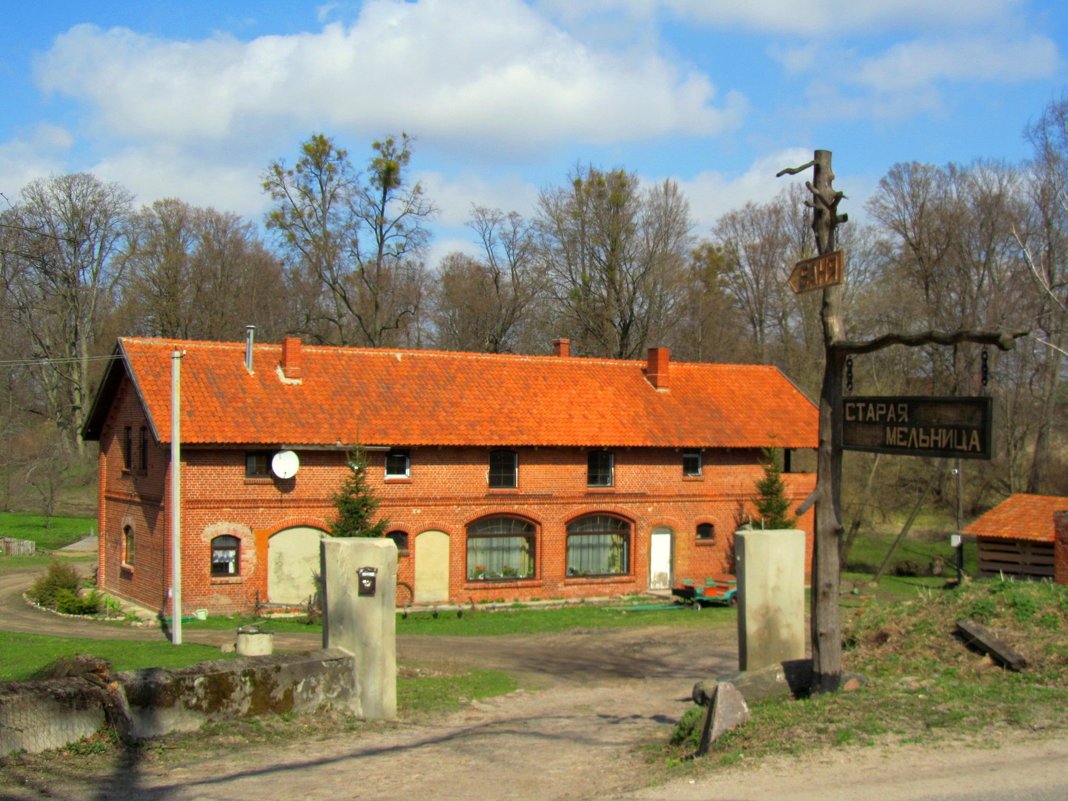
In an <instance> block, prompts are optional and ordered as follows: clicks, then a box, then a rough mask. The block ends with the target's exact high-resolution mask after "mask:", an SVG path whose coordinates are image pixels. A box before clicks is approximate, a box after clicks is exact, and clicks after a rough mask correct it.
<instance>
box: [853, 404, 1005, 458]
mask: <svg viewBox="0 0 1068 801" xmlns="http://www.w3.org/2000/svg"><path fill="white" fill-rule="evenodd" d="M993 408H994V406H993V401H992V400H991V399H990V398H985V397H973V398H922V397H895V396H890V397H847V398H843V399H842V410H841V411H842V414H841V420H842V447H843V448H845V449H846V450H852V451H868V452H870V453H893V454H899V455H905V456H949V457H953V458H958V459H989V458H990V456H991V431H992V428H993V426H992V421H993Z"/></svg>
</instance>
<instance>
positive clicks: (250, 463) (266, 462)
mask: <svg viewBox="0 0 1068 801" xmlns="http://www.w3.org/2000/svg"><path fill="white" fill-rule="evenodd" d="M270 477H271V452H270V451H249V452H248V453H246V454H245V478H270Z"/></svg>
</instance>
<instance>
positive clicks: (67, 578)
mask: <svg viewBox="0 0 1068 801" xmlns="http://www.w3.org/2000/svg"><path fill="white" fill-rule="evenodd" d="M80 585H81V579H80V578H78V571H76V570H75V569H74V567H73V566H72V565H69V564H66V563H64V562H57V561H53V562H51V563H50V564H49V565H48V572H47V573H45V574H44V575H43V576H41V577H40V578H39V579H37V581H35V582H34V583H33V586H31V587H30V591H29V593H27V594H28V595H29V596H30V599H31V600H32V601H33V602H34V603H36V604H39V605H40V606H47V607H48V608H49V609H55V608H56V598H57V595H58V593H59V591H60V590H68V591H69V592H71V593H72V594H74V595H77V594H78V587H79V586H80Z"/></svg>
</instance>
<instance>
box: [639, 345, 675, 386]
mask: <svg viewBox="0 0 1068 801" xmlns="http://www.w3.org/2000/svg"><path fill="white" fill-rule="evenodd" d="M670 361H671V351H670V350H669V349H668V348H649V360H648V362H647V364H646V367H645V378H646V380H647V381H648V382H649V383H650V384H652V385H653V387H654V388H656V389H658V390H663V391H665V392H666V391H667V390H668V389H669V388H670V386H671V383H670V381H669V380H668V366H669V363H670Z"/></svg>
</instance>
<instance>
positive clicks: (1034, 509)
mask: <svg viewBox="0 0 1068 801" xmlns="http://www.w3.org/2000/svg"><path fill="white" fill-rule="evenodd" d="M1060 511H1068V498H1065V497H1061V496H1058V495H1026V494H1023V493H1019V494H1016V495H1011V496H1009V498H1008V499H1006V500H1005V501H1002V502H1001V503H1000V504H998V505H997V506H995V507H994V508H993V509H991V510H990V511H989V512H987V513H986V514H984V515H981V516H980V517H979V518H977V519H976V520H975V521H974V522H973V523H972V524H971V525H969V526H967V527H966V528H965V529H964V533H965V534H971V535H973V536H976V537H992V538H997V539H1009V540H1034V541H1036V542H1053V539H1054V526H1053V513H1054V512H1060Z"/></svg>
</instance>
